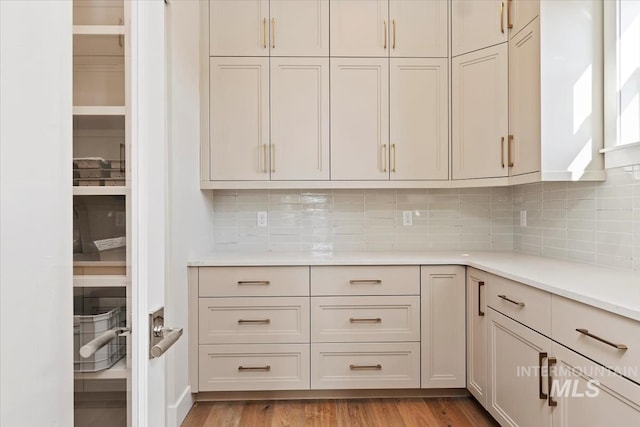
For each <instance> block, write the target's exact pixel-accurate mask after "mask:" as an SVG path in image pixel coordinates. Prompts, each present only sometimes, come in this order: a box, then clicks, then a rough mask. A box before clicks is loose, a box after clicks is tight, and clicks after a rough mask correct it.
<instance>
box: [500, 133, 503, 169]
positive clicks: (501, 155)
mask: <svg viewBox="0 0 640 427" xmlns="http://www.w3.org/2000/svg"><path fill="white" fill-rule="evenodd" d="M500 161H501V162H502V167H503V168H504V136H502V137H500Z"/></svg>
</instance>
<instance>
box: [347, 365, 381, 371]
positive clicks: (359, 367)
mask: <svg viewBox="0 0 640 427" xmlns="http://www.w3.org/2000/svg"><path fill="white" fill-rule="evenodd" d="M349 369H351V370H352V371H356V370H361V371H365V370H368V371H379V370H381V369H382V365H380V364H377V365H349Z"/></svg>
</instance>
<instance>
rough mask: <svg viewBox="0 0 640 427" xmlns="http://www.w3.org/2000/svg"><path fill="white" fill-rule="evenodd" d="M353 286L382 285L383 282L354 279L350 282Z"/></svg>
mask: <svg viewBox="0 0 640 427" xmlns="http://www.w3.org/2000/svg"><path fill="white" fill-rule="evenodd" d="M349 284H351V285H380V284H382V280H379V279H352V280H349Z"/></svg>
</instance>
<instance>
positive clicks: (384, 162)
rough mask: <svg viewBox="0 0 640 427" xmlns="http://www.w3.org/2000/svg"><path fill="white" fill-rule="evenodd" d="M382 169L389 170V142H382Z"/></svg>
mask: <svg viewBox="0 0 640 427" xmlns="http://www.w3.org/2000/svg"><path fill="white" fill-rule="evenodd" d="M382 159H383V160H382V171H383V172H387V163H389V162H388V161H387V144H382Z"/></svg>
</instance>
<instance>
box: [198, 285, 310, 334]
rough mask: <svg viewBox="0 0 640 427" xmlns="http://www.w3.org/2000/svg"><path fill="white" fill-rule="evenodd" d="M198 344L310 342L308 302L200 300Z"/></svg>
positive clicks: (284, 299) (296, 299) (299, 299)
mask: <svg viewBox="0 0 640 427" xmlns="http://www.w3.org/2000/svg"><path fill="white" fill-rule="evenodd" d="M198 304H199V307H198V312H199V320H198V329H199V344H232V343H246V344H252V343H303V342H309V298H308V297H276V298H200V299H199V301H198Z"/></svg>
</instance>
